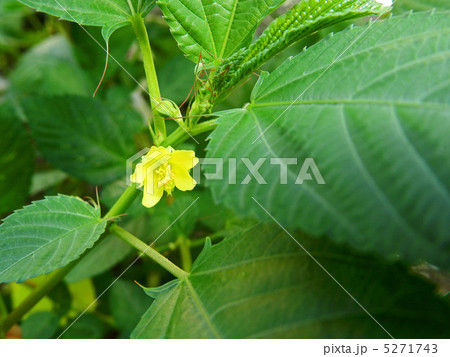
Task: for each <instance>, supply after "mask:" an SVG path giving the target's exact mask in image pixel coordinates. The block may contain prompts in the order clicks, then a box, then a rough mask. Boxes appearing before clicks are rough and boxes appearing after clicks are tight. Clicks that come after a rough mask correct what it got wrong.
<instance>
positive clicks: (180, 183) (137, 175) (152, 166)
mask: <svg viewBox="0 0 450 357" xmlns="http://www.w3.org/2000/svg"><path fill="white" fill-rule="evenodd" d="M197 163H198V158H196V157H195V152H193V151H192V150H174V149H173V148H171V147H170V146H169V147H168V148H165V147H162V146H158V147H156V146H152V148H151V149H150V151H149V152H148V153H147V154H145V155H144V156H143V157H142V162H141V163H139V164H137V165H136V169H135V171H134V174H132V175H131V177H130V179H131V182H135V183H137V184H138V186H139V187H142V186H143V187H144V197H143V198H142V204H143V205H144V206H145V207H153V206H154V205H156V204H157V203H158V202H159V200H160V199H161V197H162V195H163V193H164V191H166V192H167V194H168V195H171V194H172V190H173V189H174V188H175V187H176V188H178V189H179V190H181V191H190V190H192V189H193V188H194V187H195V185H196V184H197V183H196V182H195V180H194V179H193V178H192V177H191V175H189V170H190V169H192V168H193V167H194V166H195V165H197Z"/></svg>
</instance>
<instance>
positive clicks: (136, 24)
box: [130, 14, 166, 145]
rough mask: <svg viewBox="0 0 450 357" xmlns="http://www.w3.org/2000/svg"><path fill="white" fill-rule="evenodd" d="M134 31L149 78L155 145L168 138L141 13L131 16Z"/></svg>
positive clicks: (150, 50)
mask: <svg viewBox="0 0 450 357" xmlns="http://www.w3.org/2000/svg"><path fill="white" fill-rule="evenodd" d="M130 21H131V25H132V26H133V30H134V33H135V34H136V38H137V40H138V42H139V47H140V49H141V53H142V59H143V62H144V70H145V76H146V78H147V85H148V92H149V93H148V94H149V96H150V104H151V107H152V111H153V125H154V127H155V138H154V139H155V140H156V143H155V145H160V143H161V142H162V141H163V140H164V139H165V138H166V123H165V121H164V120H163V118H162V117H161V116H160V115H159V114H158V111H157V110H156V108H157V107H158V105H160V103H161V101H162V98H161V93H160V91H159V84H158V77H157V75H156V70H155V64H154V62H153V55H152V49H151V47H150V40H149V38H148V34H147V29H146V27H145V22H144V19H143V17H142V16H141V14H135V15H134V16H132V17H131V18H130Z"/></svg>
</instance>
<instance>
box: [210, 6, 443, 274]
mask: <svg viewBox="0 0 450 357" xmlns="http://www.w3.org/2000/svg"><path fill="white" fill-rule="evenodd" d="M449 68H450V13H448V12H446V13H439V14H438V13H436V14H434V15H433V14H431V13H417V14H414V15H411V16H403V17H397V18H392V19H390V20H386V21H383V22H377V23H374V24H371V25H368V26H365V27H359V28H354V29H350V30H347V31H344V32H341V33H339V34H337V35H335V36H333V37H330V38H328V39H327V40H324V41H323V42H320V43H319V44H317V45H315V46H313V47H311V48H310V49H308V50H306V51H305V52H303V53H301V54H300V55H298V56H297V57H295V58H293V59H291V60H288V61H287V62H285V64H284V65H282V66H281V67H280V68H278V69H277V70H276V71H274V72H273V73H272V74H270V75H268V76H263V77H262V78H261V80H260V82H259V84H258V85H257V86H256V88H255V90H254V92H253V94H252V102H251V103H250V104H249V105H248V106H247V107H246V108H245V109H242V110H233V111H229V112H225V113H223V114H222V117H221V118H220V120H219V127H218V129H217V130H215V131H214V132H213V134H212V135H211V142H210V144H209V153H208V156H209V157H223V158H225V159H228V158H238V165H237V184H229V183H227V182H224V181H226V180H223V181H212V180H210V182H209V184H210V185H211V187H212V190H213V193H214V194H215V197H216V199H218V200H223V201H225V203H226V204H227V205H229V206H230V207H234V209H235V210H237V211H238V212H240V213H241V214H253V215H257V216H259V217H260V218H262V219H267V220H269V221H271V220H272V218H271V217H270V216H269V215H272V216H273V217H274V218H275V219H277V220H279V222H280V223H281V224H283V225H286V226H287V227H296V228H301V229H303V230H304V231H306V232H308V233H311V234H315V235H320V234H330V236H331V237H332V238H333V239H334V240H336V241H340V242H347V243H350V244H351V245H352V246H354V247H355V248H357V249H359V250H362V251H371V252H378V253H380V254H383V255H384V256H386V257H389V258H391V257H392V258H394V257H398V255H400V257H401V258H403V259H406V260H408V261H410V262H417V261H418V260H421V259H425V260H428V261H429V262H431V263H434V264H436V265H440V266H442V267H446V268H449V267H450V259H449V257H450V236H449V234H448V232H450V220H449V219H448V218H449V217H450V195H449V186H450V165H448V162H449V161H450V150H449V149H450V148H449V140H448V138H449V137H450V116H449V113H450V97H449V95H448V93H449V91H450V81H449V80H448V78H449V74H450V72H449ZM243 133H245V135H243ZM240 158H249V160H250V161H251V162H252V163H256V162H257V160H258V159H260V158H296V159H298V164H297V165H289V166H288V169H287V184H280V176H281V175H280V166H279V165H271V164H270V163H269V159H267V160H266V162H265V163H264V164H263V165H262V167H261V169H260V170H259V172H260V174H261V175H262V176H263V178H264V179H265V180H266V182H267V184H258V183H257V182H256V180H255V179H252V180H251V181H250V182H249V183H248V184H241V182H242V181H243V179H244V177H245V176H246V175H247V173H248V170H247V169H246V168H245V166H244V164H243V162H242V161H241V160H239V159H240ZM307 158H312V159H313V160H314V163H315V165H316V166H317V168H318V170H319V172H320V173H321V175H322V177H323V179H324V181H325V183H326V184H320V180H319V179H320V178H319V177H318V176H316V175H313V173H314V171H313V170H312V169H311V167H309V165H310V164H311V160H306V159H307ZM226 161H227V160H225V162H226ZM303 163H305V164H306V166H305V167H304V168H305V169H308V170H307V174H309V175H311V176H310V178H311V179H312V180H306V181H304V182H303V183H302V184H295V182H296V179H297V177H298V175H299V173H300V168H301V166H302V164H303ZM205 169H206V170H208V169H211V165H209V166H207V167H205ZM228 174H229V170H228V165H227V164H226V165H225V170H224V177H225V178H227V177H228ZM303 178H305V176H303ZM299 183H300V182H299ZM255 200H256V202H255ZM258 203H259V204H260V205H261V206H262V207H260V206H259V204H258ZM265 210H267V212H265Z"/></svg>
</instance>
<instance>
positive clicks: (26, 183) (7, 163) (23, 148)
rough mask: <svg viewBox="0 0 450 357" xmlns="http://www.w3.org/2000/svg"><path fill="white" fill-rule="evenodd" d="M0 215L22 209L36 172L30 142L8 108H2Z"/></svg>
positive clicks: (0, 113)
mask: <svg viewBox="0 0 450 357" xmlns="http://www.w3.org/2000/svg"><path fill="white" fill-rule="evenodd" d="M0 132H1V133H2V139H1V141H0V168H1V171H0V214H1V213H5V212H9V211H11V210H13V209H15V208H18V207H20V206H22V204H23V202H24V201H25V198H26V197H27V195H28V190H29V188H30V182H31V175H32V174H33V170H34V152H33V148H32V143H31V138H30V136H29V135H28V133H27V131H26V129H25V127H24V125H23V123H22V122H21V121H20V120H19V118H17V117H16V116H15V115H14V114H13V110H12V109H11V108H10V107H9V106H7V105H2V106H1V107H0Z"/></svg>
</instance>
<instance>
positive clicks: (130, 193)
mask: <svg viewBox="0 0 450 357" xmlns="http://www.w3.org/2000/svg"><path fill="white" fill-rule="evenodd" d="M140 193H141V191H139V190H138V189H136V185H135V184H132V185H131V186H128V187H127V189H126V190H125V191H124V193H122V195H121V196H120V197H119V199H118V200H117V201H116V203H114V205H113V206H112V207H111V209H110V210H109V211H108V213H106V214H105V216H104V217H103V219H106V220H107V219H111V218H113V217H117V216H118V215H120V214H123V213H124V212H125V211H126V210H127V209H128V207H130V206H131V204H132V203H133V202H134V200H135V199H136V197H137V196H139V194H140Z"/></svg>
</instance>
